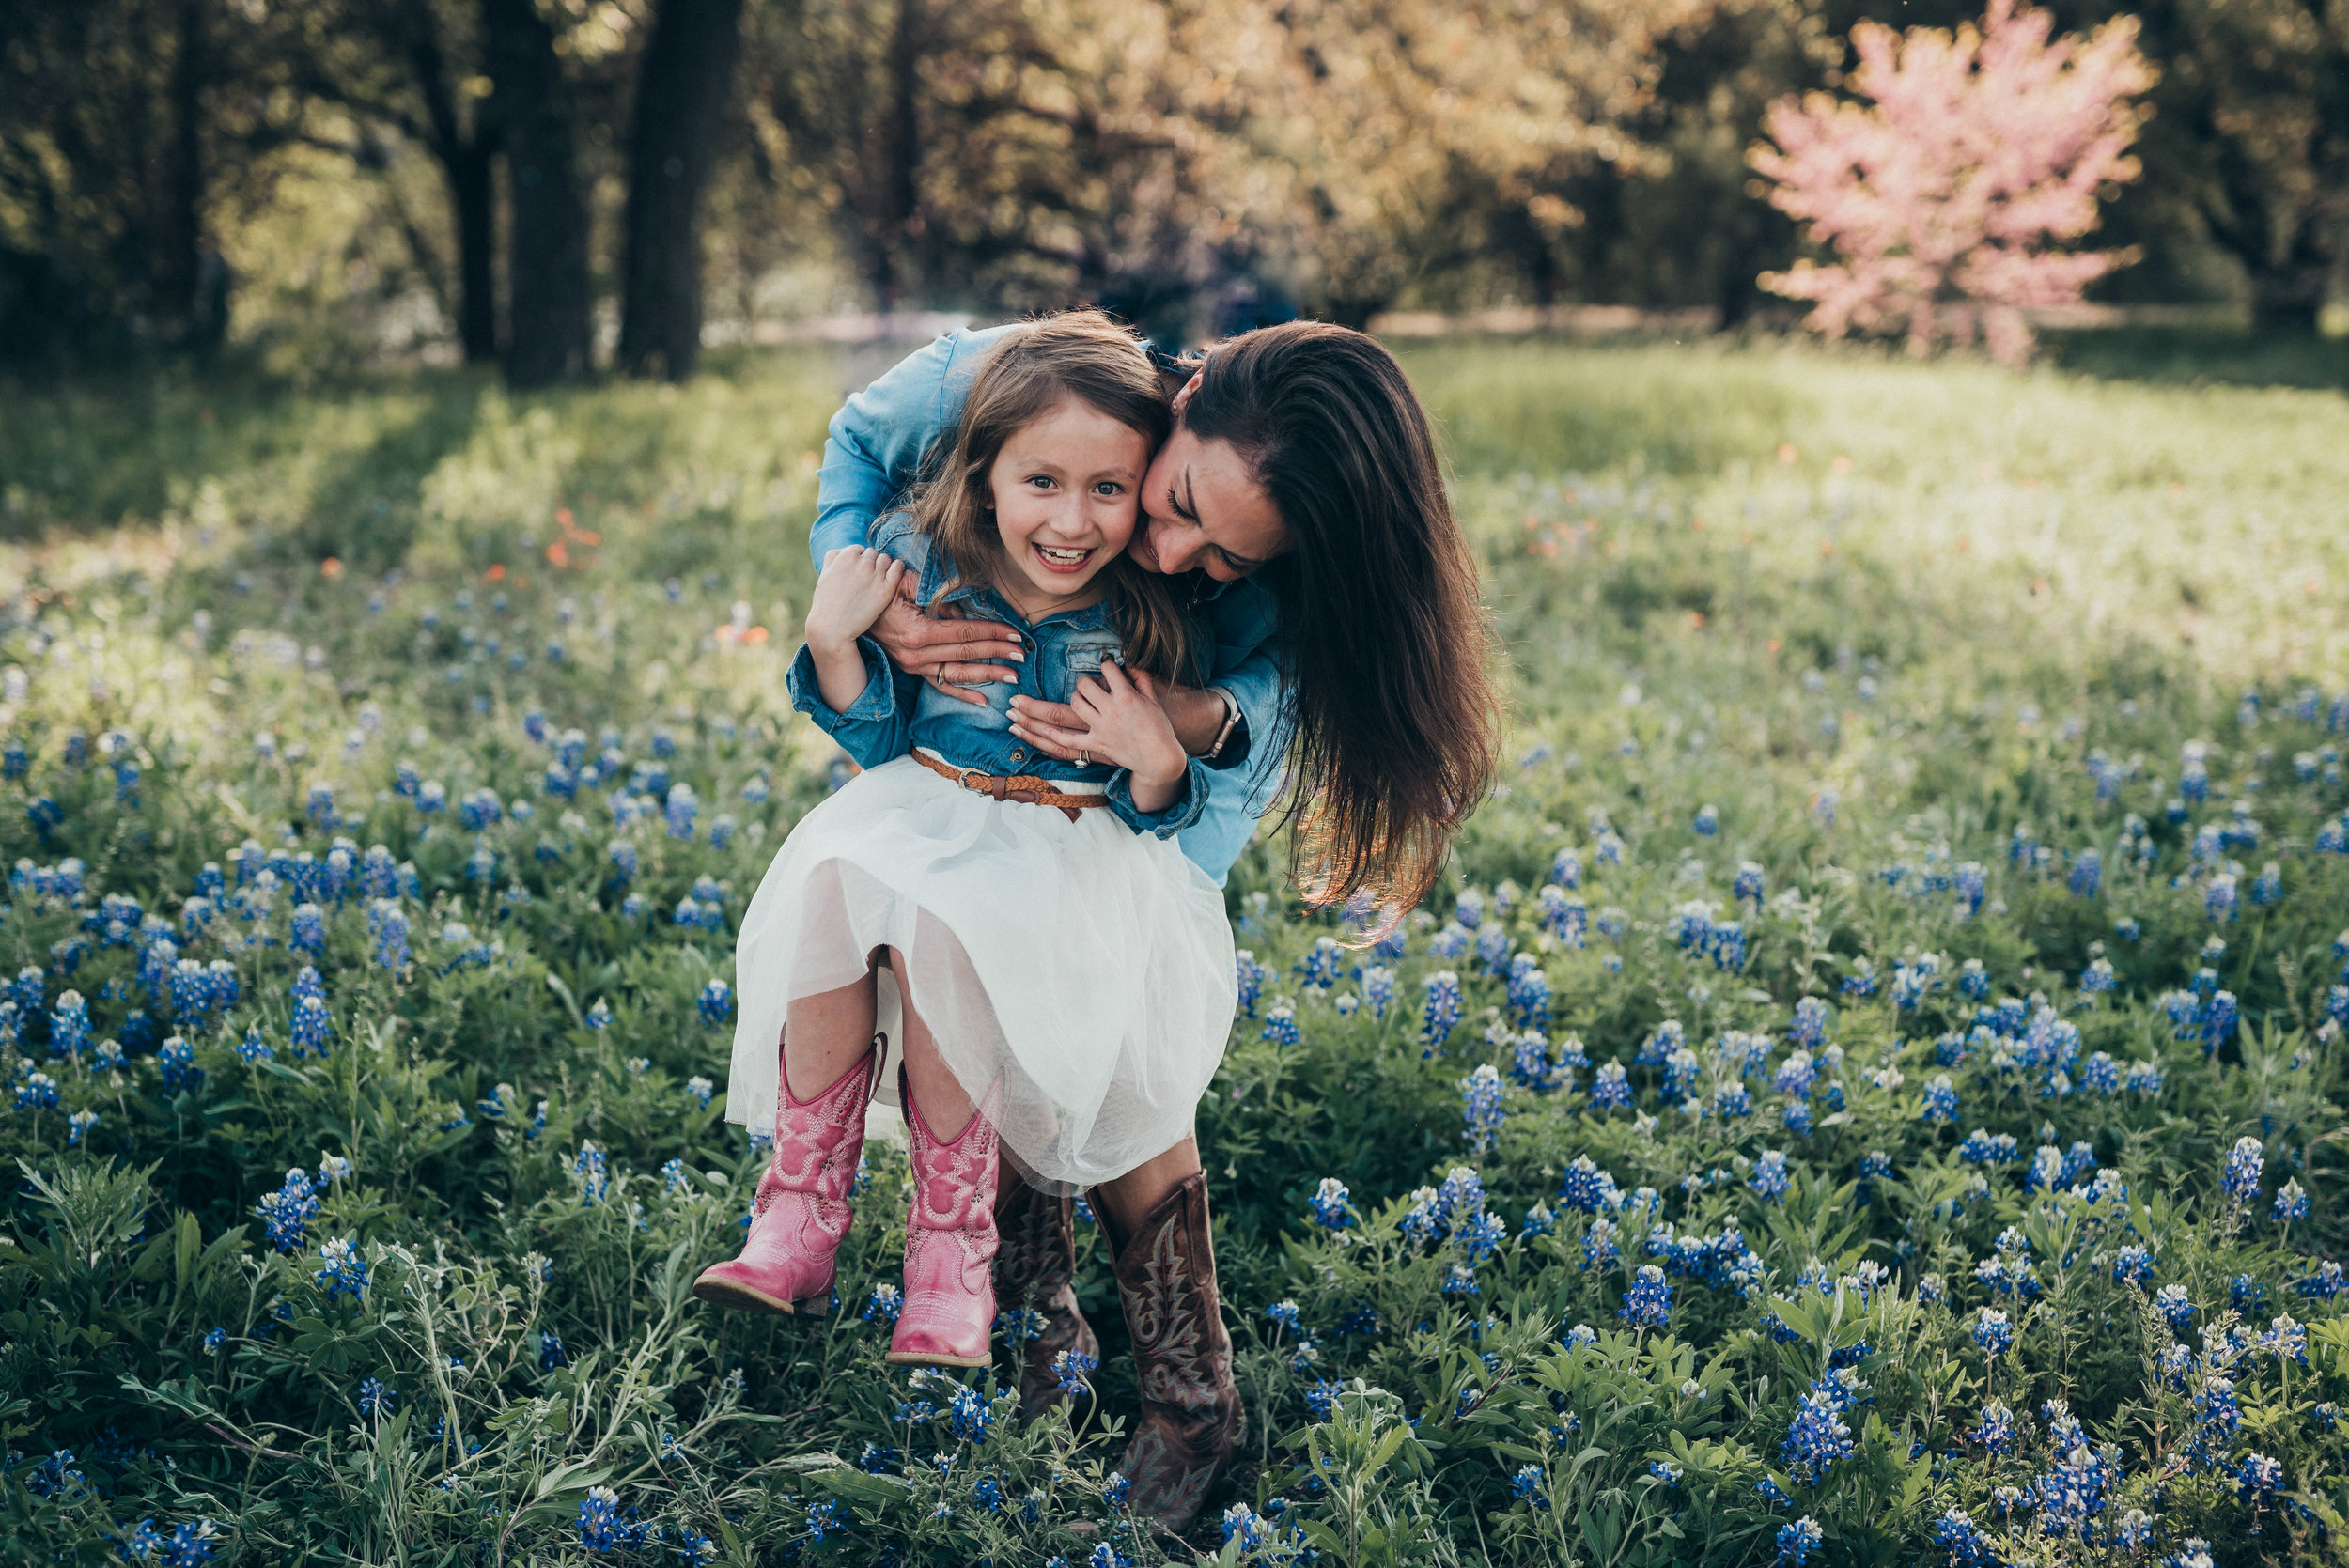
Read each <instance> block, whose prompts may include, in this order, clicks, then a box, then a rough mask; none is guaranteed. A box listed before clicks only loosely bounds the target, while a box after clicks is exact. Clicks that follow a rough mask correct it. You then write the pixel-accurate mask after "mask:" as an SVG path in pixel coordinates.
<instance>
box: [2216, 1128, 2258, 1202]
mask: <svg viewBox="0 0 2349 1568" xmlns="http://www.w3.org/2000/svg"><path fill="white" fill-rule="evenodd" d="M2264 1152H2265V1149H2264V1146H2263V1144H2262V1143H2261V1142H2260V1141H2259V1140H2258V1139H2256V1138H2238V1139H2236V1140H2235V1145H2234V1149H2233V1151H2232V1153H2230V1154H2229V1155H2228V1156H2227V1168H2226V1171H2225V1172H2224V1173H2223V1174H2222V1175H2221V1177H2220V1180H2219V1185H2220V1187H2221V1188H2222V1189H2223V1190H2224V1191H2225V1192H2226V1194H2227V1201H2228V1203H2231V1204H2234V1205H2238V1206H2239V1205H2241V1204H2244V1203H2250V1202H2251V1201H2252V1200H2253V1199H2255V1198H2257V1197H2258V1196H2259V1195H2260V1174H2261V1168H2262V1160H2261V1156H2262V1155H2263V1153H2264Z"/></svg>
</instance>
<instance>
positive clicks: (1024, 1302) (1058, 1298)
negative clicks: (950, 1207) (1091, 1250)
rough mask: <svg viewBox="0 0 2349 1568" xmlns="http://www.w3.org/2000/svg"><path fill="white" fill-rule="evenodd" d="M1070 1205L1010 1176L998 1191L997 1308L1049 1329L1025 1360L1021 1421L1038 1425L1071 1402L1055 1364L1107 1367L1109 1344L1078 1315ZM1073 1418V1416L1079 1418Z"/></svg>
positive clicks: (1026, 1350) (1029, 1346)
mask: <svg viewBox="0 0 2349 1568" xmlns="http://www.w3.org/2000/svg"><path fill="white" fill-rule="evenodd" d="M1070 1208H1071V1205H1070V1203H1069V1201H1068V1200H1067V1199H1066V1198H1052V1197H1048V1196H1046V1195H1045V1194H1044V1193H1041V1192H1038V1191H1037V1190H1036V1189H1035V1188H1033V1187H1030V1186H1029V1185H1028V1184H1027V1183H1026V1182H1025V1181H1023V1180H1021V1179H1020V1176H1019V1172H1016V1171H1006V1172H1003V1173H1002V1176H1001V1178H1000V1180H999V1182H998V1184H997V1187H996V1197H995V1229H996V1232H997V1234H999V1235H1000V1236H1001V1237H1002V1238H1003V1239H1002V1245H1001V1247H1000V1248H999V1250H997V1251H996V1253H995V1304H996V1306H997V1308H998V1309H1000V1310H1001V1311H1003V1312H1034V1313H1036V1314H1037V1315H1038V1316H1039V1317H1041V1318H1042V1319H1043V1320H1044V1324H1043V1327H1042V1328H1041V1330H1040V1331H1038V1332H1037V1333H1036V1334H1035V1335H1034V1337H1033V1338H1031V1339H1028V1340H1027V1341H1026V1342H1025V1343H1019V1342H1015V1345H1016V1348H1017V1349H1018V1351H1019V1419H1020V1420H1021V1421H1034V1420H1035V1419H1036V1418H1037V1417H1038V1416H1041V1415H1042V1414H1044V1412H1045V1411H1047V1410H1049V1409H1050V1408H1051V1407H1052V1406H1053V1405H1058V1404H1060V1403H1061V1402H1062V1401H1063V1400H1065V1399H1066V1398H1068V1397H1069V1396H1068V1395H1066V1394H1065V1393H1063V1392H1062V1391H1061V1381H1060V1373H1059V1371H1058V1369H1056V1368H1055V1367H1054V1366H1053V1364H1052V1363H1053V1361H1054V1360H1055V1358H1058V1357H1059V1356H1060V1354H1061V1353H1062V1352H1063V1351H1066V1352H1068V1353H1069V1354H1070V1355H1072V1356H1081V1357H1085V1358H1088V1359H1089V1361H1090V1363H1091V1364H1092V1365H1094V1366H1097V1365H1099V1364H1100V1358H1101V1343H1100V1341H1098V1340H1097V1339H1095V1338H1094V1337H1093V1326H1092V1325H1091V1324H1089V1323H1087V1322H1086V1321H1085V1316H1084V1313H1083V1312H1080V1311H1079V1310H1078V1307H1077V1292H1076V1289H1075V1287H1074V1286H1073V1285H1072V1284H1071V1283H1070V1282H1069V1281H1070V1280H1071V1279H1072V1278H1073V1277H1074V1276H1075V1274H1076V1272H1077V1233H1076V1226H1075V1221H1074V1218H1073V1216H1072V1215H1071V1213H1070ZM1072 1413H1073V1412H1072Z"/></svg>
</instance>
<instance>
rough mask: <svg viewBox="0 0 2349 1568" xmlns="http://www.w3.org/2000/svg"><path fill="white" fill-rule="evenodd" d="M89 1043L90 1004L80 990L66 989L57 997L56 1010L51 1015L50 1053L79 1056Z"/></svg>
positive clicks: (52, 1054) (62, 1055)
mask: <svg viewBox="0 0 2349 1568" xmlns="http://www.w3.org/2000/svg"><path fill="white" fill-rule="evenodd" d="M88 1045H89V1004H88V1003H87V1002H86V1001H83V1000H82V993H81V992H79V991H66V992H64V993H62V994H61V995H59V996H58V998H57V1008H56V1011H55V1012H54V1013H52V1014H50V1015H49V1054H50V1055H51V1056H52V1057H66V1056H79V1055H80V1054H81V1053H82V1051H83V1050H84V1049H85V1048H87V1047H88Z"/></svg>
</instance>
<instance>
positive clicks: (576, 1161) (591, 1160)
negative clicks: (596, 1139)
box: [571, 1142, 612, 1207]
mask: <svg viewBox="0 0 2349 1568" xmlns="http://www.w3.org/2000/svg"><path fill="white" fill-rule="evenodd" d="M606 1163H607V1162H606V1160H605V1158H604V1153H603V1151H602V1150H601V1149H599V1148H597V1147H596V1146H595V1144H593V1143H590V1142H583V1143H581V1144H580V1146H579V1153H578V1154H577V1155H575V1156H573V1157H572V1158H571V1174H572V1175H573V1176H574V1177H576V1178H578V1181H579V1201H580V1203H581V1206H583V1207H592V1206H594V1205H595V1204H597V1203H601V1202H603V1200H604V1197H605V1195H606V1194H607V1193H608V1192H609V1191H610V1190H611V1188H612V1178H611V1176H610V1174H609V1173H608V1172H607V1171H606V1169H605V1166H606Z"/></svg>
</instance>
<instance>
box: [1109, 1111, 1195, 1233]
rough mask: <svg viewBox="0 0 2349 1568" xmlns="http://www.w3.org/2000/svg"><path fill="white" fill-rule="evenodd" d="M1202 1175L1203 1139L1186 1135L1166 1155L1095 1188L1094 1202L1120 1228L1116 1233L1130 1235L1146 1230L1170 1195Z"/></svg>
mask: <svg viewBox="0 0 2349 1568" xmlns="http://www.w3.org/2000/svg"><path fill="white" fill-rule="evenodd" d="M1199 1173H1200V1170H1199V1140H1198V1139H1196V1138H1193V1137H1189V1136H1186V1137H1185V1138H1184V1139H1183V1141H1181V1142H1179V1143H1177V1144H1175V1146H1174V1147H1173V1148H1171V1149H1169V1150H1167V1151H1166V1153H1164V1154H1162V1155H1155V1156H1153V1157H1150V1158H1148V1159H1145V1160H1143V1162H1142V1163H1141V1164H1140V1165H1137V1166H1135V1167H1134V1168H1133V1169H1132V1170H1130V1171H1128V1172H1126V1173H1125V1174H1124V1175H1122V1176H1119V1177H1117V1178H1115V1179H1114V1180H1112V1181H1106V1182H1103V1183H1102V1184H1101V1185H1100V1186H1099V1187H1097V1188H1094V1189H1093V1192H1092V1202H1093V1203H1095V1204H1096V1205H1097V1206H1098V1207H1100V1208H1101V1209H1103V1210H1105V1211H1106V1212H1107V1213H1108V1215H1109V1219H1110V1223H1111V1224H1112V1225H1113V1226H1115V1227H1116V1229H1115V1232H1114V1233H1113V1234H1117V1235H1127V1236H1129V1235H1132V1234H1134V1233H1135V1232H1136V1231H1138V1230H1140V1229H1142V1222H1143V1219H1145V1218H1146V1217H1147V1216H1148V1215H1149V1213H1150V1211H1151V1210H1152V1209H1155V1208H1157V1207H1158V1206H1159V1204H1160V1203H1165V1202H1166V1199H1167V1194H1169V1193H1171V1192H1173V1191H1174V1190H1175V1188H1178V1187H1180V1186H1182V1184H1183V1183H1184V1182H1186V1181H1188V1180H1189V1179H1190V1178H1191V1177H1193V1176H1196V1175H1198V1174H1199Z"/></svg>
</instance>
